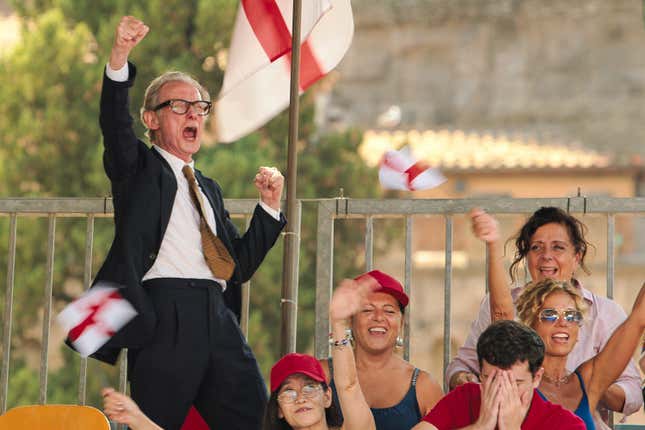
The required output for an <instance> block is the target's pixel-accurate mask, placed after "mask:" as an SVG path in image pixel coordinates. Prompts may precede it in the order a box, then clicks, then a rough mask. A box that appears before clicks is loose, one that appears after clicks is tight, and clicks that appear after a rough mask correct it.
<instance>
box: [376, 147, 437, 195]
mask: <svg viewBox="0 0 645 430" xmlns="http://www.w3.org/2000/svg"><path fill="white" fill-rule="evenodd" d="M378 177H379V181H380V182H381V186H382V187H383V188H386V189H389V190H403V191H417V190H427V189H430V188H434V187H437V186H439V185H441V184H443V183H444V182H446V178H445V177H444V176H443V175H442V174H441V172H440V171H439V169H436V168H432V167H430V165H428V163H426V162H425V161H417V160H415V159H414V157H413V156H412V154H411V153H410V150H409V149H408V147H407V146H406V147H404V148H402V149H400V150H399V151H395V150H390V151H387V152H386V153H385V154H384V155H383V159H382V160H381V166H380V168H379V173H378Z"/></svg>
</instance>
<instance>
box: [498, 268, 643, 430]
mask: <svg viewBox="0 0 645 430" xmlns="http://www.w3.org/2000/svg"><path fill="white" fill-rule="evenodd" d="M491 288H492V289H497V288H498V286H495V285H492V287H491ZM504 296H505V297H504ZM644 296H645V283H644V284H643V286H642V287H641V290H640V292H639V294H638V296H637V297H636V300H635V301H634V306H633V309H632V312H631V313H630V315H629V316H628V317H627V319H626V320H625V321H624V322H623V323H622V324H621V325H620V326H618V328H617V329H616V330H615V331H614V333H613V334H612V335H611V337H610V338H609V341H608V342H607V344H606V345H605V346H604V348H602V350H601V351H600V352H599V353H598V354H597V355H596V356H594V357H592V358H590V359H589V360H587V361H585V362H584V363H582V364H580V365H579V366H578V367H577V368H576V369H575V371H574V372H569V371H568V370H567V357H568V356H569V353H570V352H571V351H572V350H573V347H574V346H575V344H576V343H577V342H578V339H579V334H580V326H582V325H583V323H584V315H585V312H586V310H587V305H586V303H585V301H584V299H583V298H582V296H580V294H579V293H578V291H577V290H576V289H575V288H574V287H573V286H571V284H569V283H568V282H567V281H556V280H553V279H545V280H542V281H539V282H537V283H535V284H530V285H528V286H527V288H526V289H525V290H524V292H523V293H522V294H521V295H520V297H519V298H518V299H517V302H516V304H515V308H516V309H517V316H518V318H519V320H520V321H521V322H522V323H524V324H526V325H527V326H529V327H531V328H533V329H534V330H535V331H536V332H537V333H538V335H540V337H541V338H542V340H543V341H544V344H545V347H546V350H545V355H544V362H543V364H542V366H543V368H544V373H543V375H542V380H541V381H540V385H539V386H538V394H539V395H540V396H541V397H543V398H544V399H545V400H548V401H550V402H551V403H556V404H559V405H561V406H562V407H564V408H566V409H568V410H570V411H572V412H573V413H574V414H576V415H578V416H579V417H580V418H581V419H582V420H583V421H584V422H585V424H586V426H587V429H588V430H595V428H596V426H595V424H594V420H593V411H595V410H596V406H597V405H598V402H599V401H600V399H601V398H602V396H603V394H604V393H605V391H606V390H607V388H608V387H609V386H610V385H611V384H612V383H613V381H614V380H615V379H616V378H617V377H618V376H619V375H620V373H621V372H622V371H623V369H624V368H625V366H626V365H627V363H628V362H629V360H630V358H631V357H632V355H633V353H634V350H635V349H636V347H637V346H638V343H639V341H640V338H641V335H642V333H643V330H645V298H644ZM498 298H502V302H501V303H504V304H500V303H498ZM509 303H510V305H509ZM491 307H497V309H499V310H500V313H501V314H502V315H505V316H509V317H510V318H500V319H512V316H513V314H514V312H515V309H514V307H513V305H512V298H511V294H510V291H509V290H508V288H505V287H504V289H503V291H492V290H491Z"/></svg>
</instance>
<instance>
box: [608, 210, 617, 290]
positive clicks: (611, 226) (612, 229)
mask: <svg viewBox="0 0 645 430" xmlns="http://www.w3.org/2000/svg"><path fill="white" fill-rule="evenodd" d="M615 236H616V217H615V215H614V214H607V297H608V298H610V299H613V298H614V270H615V265H614V263H615V260H614V248H615V243H614V238H615Z"/></svg>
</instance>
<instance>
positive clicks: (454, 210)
mask: <svg viewBox="0 0 645 430" xmlns="http://www.w3.org/2000/svg"><path fill="white" fill-rule="evenodd" d="M308 202H312V203H314V204H315V205H316V206H317V213H318V223H317V226H316V228H317V230H316V238H317V249H316V303H315V318H316V325H315V333H314V353H315V355H316V357H318V358H324V357H327V355H328V352H329V350H328V342H327V334H328V333H329V321H328V319H327V309H328V306H329V300H330V298H331V292H332V287H333V273H334V270H333V255H334V247H333V244H334V222H335V220H337V219H348V218H354V219H364V220H365V238H364V244H365V266H366V269H367V270H370V269H372V266H373V261H374V237H373V236H374V220H375V219H377V218H403V219H404V221H405V223H404V230H405V232H404V235H403V236H404V238H405V239H404V243H405V245H404V253H405V263H404V284H405V289H406V292H407V293H408V294H410V293H411V292H412V286H411V276H412V238H413V234H414V232H413V223H412V220H413V217H414V216H416V215H429V214H433V215H442V216H444V217H445V229H444V239H445V266H444V289H443V296H444V327H443V347H444V350H443V369H444V371H445V368H446V366H447V364H448V362H449V360H450V358H451V351H450V339H451V309H452V303H451V298H452V297H451V289H452V288H451V287H452V285H451V283H452V278H453V276H452V269H453V261H452V256H453V253H452V247H453V217H454V216H455V215H460V214H465V213H467V212H468V211H469V210H470V209H471V208H472V207H475V206H479V207H482V208H484V209H485V210H487V211H488V212H490V213H493V214H530V213H532V212H533V211H535V210H536V209H537V208H539V207H541V206H557V207H561V208H563V209H566V210H568V211H570V212H573V213H596V214H603V215H604V216H606V224H607V233H608V234H607V237H608V239H607V263H606V267H607V289H606V294H607V296H608V297H613V292H614V268H615V266H614V264H615V261H614V260H615V255H614V246H615V243H614V232H615V215H616V214H628V213H638V214H645V198H608V197H588V198H586V197H574V198H543V199H512V198H507V199H494V200H491V199H454V200H427V199H397V200H377V199H374V200H369V199H366V200H358V199H357V200H355V199H349V198H337V199H315V200H309V201H308ZM255 204H256V201H255V200H226V207H227V209H228V210H229V211H230V213H231V214H232V216H234V217H243V218H246V221H247V223H248V222H249V220H250V215H251V214H252V212H253V209H254V207H255ZM300 205H301V202H299V207H300ZM112 212H113V207H112V201H111V199H108V198H84V199H75V198H74V199H72V198H56V199H17V198H16V199H0V216H6V217H9V244H8V259H7V261H8V263H7V288H6V298H5V309H4V315H5V318H4V324H3V328H4V331H3V333H4V338H3V339H2V346H3V357H2V366H1V369H0V409H1V412H4V411H5V410H6V404H7V390H8V378H9V363H10V349H11V348H10V347H11V328H12V327H11V320H12V306H13V292H14V280H15V279H14V278H15V256H16V240H17V237H16V234H17V224H18V220H19V218H21V217H23V216H37V217H46V218H47V219H48V222H49V225H48V240H47V270H46V283H45V296H46V297H45V317H44V319H43V328H42V333H43V338H42V339H43V345H42V353H41V359H40V361H41V363H40V399H39V400H40V402H41V403H46V401H47V398H46V393H47V368H48V357H47V349H48V348H47V346H48V342H49V329H50V325H51V323H50V319H51V310H52V308H51V293H52V283H53V263H54V236H55V229H56V220H57V219H58V218H61V217H77V218H85V219H86V222H87V225H86V242H85V256H84V258H85V260H84V272H83V283H84V286H85V287H88V286H89V284H90V282H91V278H92V273H91V267H92V248H93V239H94V221H95V219H96V218H97V217H111V216H112ZM299 213H300V212H299ZM296 225H300V220H297V224H296ZM296 267H297V265H296ZM248 317H249V285H248V283H247V284H245V285H244V286H243V308H242V320H241V326H242V329H243V332H244V333H245V334H247V332H248ZM409 324H410V315H409V313H406V315H405V326H406V328H408V327H409ZM291 336H294V340H295V327H294V332H293V333H291ZM409 347H410V330H408V329H406V330H405V345H404V348H405V349H404V357H405V358H406V359H408V358H409V354H410V352H409V351H410V348H409ZM124 355H125V354H122V356H124ZM126 367H127V366H126V363H125V360H121V363H120V372H119V380H120V382H119V385H120V389H121V390H122V391H124V390H125V386H126ZM86 377H87V361H86V360H83V361H82V363H81V371H80V376H79V378H80V383H79V392H78V401H79V403H80V404H84V403H85V399H86V392H85V391H86V387H85V381H86Z"/></svg>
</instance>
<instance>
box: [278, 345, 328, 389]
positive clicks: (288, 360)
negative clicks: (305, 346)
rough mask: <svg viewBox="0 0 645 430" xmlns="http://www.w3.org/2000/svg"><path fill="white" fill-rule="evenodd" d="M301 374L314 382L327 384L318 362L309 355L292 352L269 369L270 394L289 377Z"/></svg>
mask: <svg viewBox="0 0 645 430" xmlns="http://www.w3.org/2000/svg"><path fill="white" fill-rule="evenodd" d="M294 373H302V374H303V375H307V376H309V377H310V378H311V379H313V380H314V381H318V382H325V383H327V378H325V372H323V369H322V366H320V363H319V362H318V360H316V359H315V358H314V357H312V356H311V355H307V354H298V353H296V352H292V353H290V354H287V355H285V356H284V357H282V358H281V359H280V360H278V361H277V363H276V364H274V365H273V367H272V368H271V392H272V393H273V392H274V391H276V390H277V389H278V388H280V385H282V383H283V382H284V380H285V379H287V378H288V377H289V376H290V375H293V374H294Z"/></svg>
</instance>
